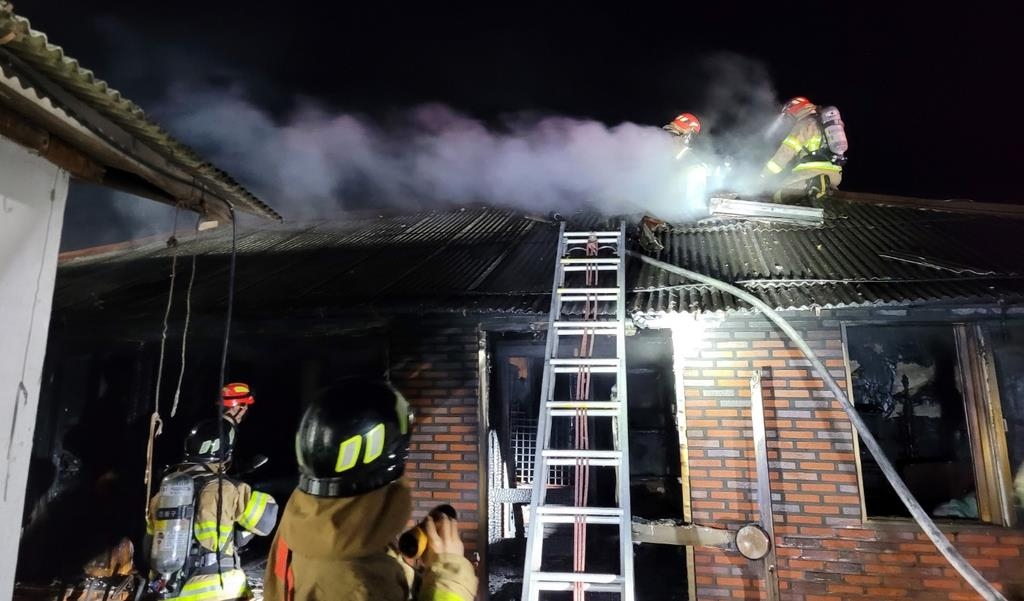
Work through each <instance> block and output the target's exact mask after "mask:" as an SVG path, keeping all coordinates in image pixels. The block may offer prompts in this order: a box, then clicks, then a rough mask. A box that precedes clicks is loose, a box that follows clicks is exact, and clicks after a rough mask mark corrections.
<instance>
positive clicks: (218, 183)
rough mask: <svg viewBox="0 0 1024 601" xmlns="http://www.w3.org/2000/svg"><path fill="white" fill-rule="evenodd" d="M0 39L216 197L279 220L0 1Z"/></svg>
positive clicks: (239, 186)
mask: <svg viewBox="0 0 1024 601" xmlns="http://www.w3.org/2000/svg"><path fill="white" fill-rule="evenodd" d="M0 38H3V40H4V42H3V43H0V46H2V47H3V48H4V49H5V50H7V51H9V52H11V53H12V54H13V55H15V56H16V57H17V58H18V59H20V60H22V61H24V62H25V63H27V64H28V65H30V66H31V67H32V68H33V69H35V70H36V71H38V72H39V73H40V74H42V75H43V76H45V77H46V78H47V79H49V80H51V81H53V82H55V83H56V84H57V85H59V86H60V87H61V88H62V89H63V90H66V91H67V92H68V93H70V94H71V95H73V96H74V97H76V98H78V99H79V100H80V101H82V102H84V103H85V104H86V105H87V106H89V107H90V108H92V109H93V110H95V111H97V112H99V113H100V114H102V115H103V116H104V117H106V118H107V119H110V120H111V121H112V122H114V123H115V124H116V125H117V126H119V127H121V128H122V129H124V130H125V131H126V132H128V133H130V134H131V135H132V136H134V137H135V138H137V139H138V140H140V141H142V142H143V143H145V144H146V145H147V146H149V147H150V148H152V149H153V150H154V151H156V152H158V153H160V154H161V155H163V156H164V157H166V158H167V159H169V160H171V161H173V162H174V163H176V164H178V165H180V166H181V167H183V168H185V169H186V170H188V171H190V172H191V173H192V174H193V177H200V178H202V179H205V181H207V182H210V185H211V186H212V187H214V188H215V190H213V191H214V192H215V193H217V195H218V196H221V197H222V198H224V199H227V200H229V201H230V202H231V203H232V204H234V205H235V206H236V208H238V209H239V210H242V211H246V212H249V213H252V214H254V215H260V216H263V217H269V218H272V219H280V216H279V215H278V214H277V213H276V212H275V211H274V210H273V209H272V208H270V207H269V206H268V205H266V204H265V203H263V202H262V201H261V200H260V199H258V198H256V196H254V195H253V194H252V193H251V192H249V191H248V190H247V189H246V188H245V187H243V186H242V185H241V184H239V183H238V182H236V181H235V180H234V179H232V178H231V176H230V175H228V174H227V173H225V172H224V171H222V170H220V169H218V168H217V167H215V166H214V165H212V164H211V163H208V162H206V161H205V160H204V159H203V158H202V157H201V156H199V154H198V153H196V152H195V151H194V150H192V149H191V148H189V147H188V146H186V145H184V144H182V143H181V142H179V141H178V140H176V139H175V138H174V137H172V136H171V135H170V134H169V133H167V132H166V131H164V130H163V128H161V127H160V126H159V125H157V124H156V123H154V122H153V121H151V120H150V119H149V118H148V117H147V116H146V113H145V112H144V111H143V110H142V108H141V107H139V106H138V105H137V104H135V103H134V102H132V101H131V100H129V99H127V98H125V97H124V96H122V95H121V93H120V92H119V91H117V90H115V89H114V88H112V87H110V86H109V85H108V84H107V82H105V81H103V80H102V79H99V78H98V77H96V75H95V74H94V73H93V72H92V71H90V70H89V69H86V68H84V67H82V66H81V65H80V64H79V63H78V61H77V60H75V59H74V58H71V57H70V56H68V55H67V54H65V52H64V49H63V48H61V47H60V46H57V45H54V44H51V43H50V42H49V40H48V39H47V37H46V34H44V33H42V32H39V31H36V30H34V29H32V26H31V24H30V23H29V21H28V19H26V18H24V17H21V16H19V15H16V14H14V13H13V12H11V9H10V4H9V3H6V2H0ZM37 93H38V91H37Z"/></svg>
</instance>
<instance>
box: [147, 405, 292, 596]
mask: <svg viewBox="0 0 1024 601" xmlns="http://www.w3.org/2000/svg"><path fill="white" fill-rule="evenodd" d="M234 437H235V431H234V428H233V427H232V426H231V425H230V424H228V423H227V422H226V421H224V420H220V419H210V420H206V421H203V422H200V423H199V424H198V425H196V427H194V428H193V429H192V431H191V432H190V433H189V435H188V438H187V439H186V440H185V462H184V463H182V464H181V465H179V466H176V467H175V468H173V469H172V470H171V471H170V472H169V473H168V474H167V475H165V476H164V478H163V480H162V481H161V483H160V491H159V492H158V493H157V495H156V496H155V497H154V498H153V500H152V502H151V504H150V521H149V523H148V524H147V532H148V534H149V535H150V536H152V537H153V539H152V551H151V553H150V560H151V564H152V565H151V569H152V571H153V572H154V575H153V577H152V578H151V582H152V585H151V589H152V591H153V592H156V593H159V594H161V596H162V597H163V598H172V599H177V600H179V601H230V600H234V599H249V598H251V597H252V594H251V592H250V591H249V586H248V582H247V580H246V577H245V572H243V571H242V569H241V563H240V562H239V558H238V549H237V546H238V544H241V541H243V540H245V538H246V537H250V538H251V536H252V535H253V534H256V535H259V536H267V535H268V534H270V532H271V531H272V530H273V529H274V524H275V523H276V522H277V509H278V508H277V503H276V502H275V501H274V498H273V497H271V496H270V495H268V494H266V493H262V492H259V491H255V490H252V489H251V488H250V487H249V485H248V484H245V483H243V482H237V481H235V480H232V479H230V478H228V477H227V476H226V475H225V472H226V471H227V469H228V466H229V465H230V462H231V452H232V449H233V446H234ZM239 529H240V530H239Z"/></svg>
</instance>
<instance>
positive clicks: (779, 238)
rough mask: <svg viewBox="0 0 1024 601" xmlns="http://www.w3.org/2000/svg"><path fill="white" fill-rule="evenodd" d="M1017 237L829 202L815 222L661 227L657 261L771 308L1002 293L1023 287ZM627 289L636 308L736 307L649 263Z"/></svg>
mask: <svg viewBox="0 0 1024 601" xmlns="http://www.w3.org/2000/svg"><path fill="white" fill-rule="evenodd" d="M1022 235H1024V220H1021V219H1007V218H1005V217H1003V216H998V217H996V216H989V215H981V214H965V213H960V212H952V211H941V210H933V209H931V208H929V209H927V210H924V209H911V208H905V207H899V208H897V207H889V206H885V207H883V206H878V205H872V204H867V203H860V202H843V201H833V202H832V203H830V207H829V208H828V209H827V210H826V221H825V224H824V226H822V227H820V228H807V227H799V226H792V225H785V224H765V223H758V222H753V221H730V222H725V223H720V224H712V225H706V226H697V227H688V228H678V229H675V230H673V231H665V232H661V233H660V234H659V241H660V242H661V243H662V244H663V245H664V246H665V250H664V251H662V253H661V256H660V257H659V258H661V259H663V260H667V261H668V262H670V263H673V264H676V265H679V266H682V267H686V268H687V269H691V270H694V271H698V272H701V273H704V274H707V275H709V276H711V277H714V278H718V279H721V280H724V281H727V282H730V283H734V284H737V285H740V286H741V287H743V288H746V289H748V290H750V291H751V292H753V293H755V294H757V295H758V296H759V297H761V298H762V299H763V300H764V301H765V302H767V303H768V304H770V305H773V306H774V307H776V308H780V309H799V308H810V307H815V306H818V307H841V306H855V305H864V304H892V303H910V302H922V301H929V300H953V299H960V300H968V299H979V298H1003V297H1011V296H1017V295H1019V292H1020V291H1021V290H1024V279H1022V276H1024V257H1022V255H1021V253H1020V252H1019V251H1018V250H1016V249H1017V247H1018V245H1019V240H1020V238H1021V236H1022ZM906 257H928V259H929V260H909V261H908V260H900V259H903V258H906ZM635 292H636V295H635V299H634V305H633V306H634V309H635V310H637V311H641V312H645V313H663V312H671V311H717V310H731V309H736V308H739V306H738V305H737V303H736V301H735V300H734V299H732V298H731V297H723V296H722V295H721V294H719V293H717V292H715V291H711V290H709V289H707V287H705V286H700V285H694V284H690V283H688V282H686V281H684V280H683V279H681V278H679V277H677V276H674V275H671V274H668V273H665V272H663V271H660V270H658V269H656V268H654V267H651V266H648V265H643V266H642V267H641V270H640V275H639V277H638V282H637V287H636V289H635Z"/></svg>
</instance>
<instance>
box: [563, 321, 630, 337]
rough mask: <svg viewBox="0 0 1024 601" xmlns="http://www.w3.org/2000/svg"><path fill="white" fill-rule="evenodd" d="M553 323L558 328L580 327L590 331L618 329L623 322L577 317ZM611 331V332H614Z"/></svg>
mask: <svg viewBox="0 0 1024 601" xmlns="http://www.w3.org/2000/svg"><path fill="white" fill-rule="evenodd" d="M551 325H552V326H554V328H555V329H556V330H557V329H560V328H578V329H581V330H587V331H588V332H590V331H595V330H618V329H619V326H621V325H623V324H622V322H621V321H584V320H582V319H577V320H560V321H555V322H552V323H551ZM623 327H625V326H623ZM598 333H600V332H598ZM609 333H610V334H611V333H614V332H609Z"/></svg>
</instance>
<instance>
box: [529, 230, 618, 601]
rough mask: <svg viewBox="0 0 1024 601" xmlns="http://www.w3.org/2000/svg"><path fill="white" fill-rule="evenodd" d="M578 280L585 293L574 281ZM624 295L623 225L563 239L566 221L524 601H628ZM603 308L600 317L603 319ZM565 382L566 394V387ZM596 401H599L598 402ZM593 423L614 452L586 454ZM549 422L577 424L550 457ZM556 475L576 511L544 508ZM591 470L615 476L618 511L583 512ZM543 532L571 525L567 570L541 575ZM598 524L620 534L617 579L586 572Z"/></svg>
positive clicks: (546, 366)
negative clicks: (604, 597)
mask: <svg viewBox="0 0 1024 601" xmlns="http://www.w3.org/2000/svg"><path fill="white" fill-rule="evenodd" d="M607 255H610V256H607ZM612 271H613V272H615V274H614V275H615V284H614V286H608V282H607V281H605V280H607V279H608V276H609V275H611V274H609V273H608V272H612ZM581 276H582V280H583V281H582V284H580V283H578V282H577V280H579V279H581ZM602 285H604V287H602ZM625 287H626V225H625V223H624V222H623V223H621V224H620V226H619V231H576V232H567V231H565V222H562V225H561V228H560V229H559V242H558V255H557V263H556V265H555V277H554V285H553V287H552V296H551V313H550V316H549V318H548V319H549V321H548V334H547V350H546V351H545V362H544V376H543V380H542V384H541V399H540V415H539V419H538V420H537V443H536V444H537V446H536V458H535V461H536V463H535V467H536V469H535V470H534V481H533V495H532V498H531V502H530V524H529V529H528V534H527V540H526V561H525V566H524V570H523V595H522V599H523V601H538V600H540V599H541V594H542V593H543V592H545V591H572V592H573V600H574V601H583V600H584V598H585V594H586V593H588V592H590V593H617V594H618V595H619V597H618V598H619V599H622V600H625V601H633V598H634V596H633V595H634V581H633V544H632V535H631V532H630V529H631V512H630V506H629V429H628V427H627V414H626V361H625V356H626V353H625V350H626V342H625V317H626V308H625V300H626V298H625ZM569 303H571V304H572V305H573V306H574V307H577V308H578V307H579V306H580V304H582V307H583V308H582V311H580V310H578V309H577V310H574V311H571V313H573V315H565V314H564V313H565V309H566V305H567V304H569ZM599 303H600V305H599ZM608 303H614V315H615V319H614V320H612V319H610V317H608V316H609V314H610V313H611V311H609V310H608V309H607V308H608ZM599 306H600V307H601V308H602V310H600V311H599ZM562 339H566V340H568V341H571V342H572V346H573V347H574V348H573V354H574V356H572V357H564V356H560V352H561V351H560V350H559V349H560V348H565V347H566V346H568V345H564V344H563V345H560V344H559V342H560V341H561V340H562ZM577 341H578V342H579V344H578V345H577V344H576V342H577ZM595 342H598V343H599V344H600V346H601V348H603V349H604V351H603V353H602V354H605V355H608V354H612V353H613V354H614V356H612V357H603V358H596V357H594V356H593V354H594V346H595ZM591 374H604V375H603V376H601V378H602V379H603V378H606V377H608V375H612V376H611V377H612V378H614V382H613V383H614V388H611V391H612V392H610V393H609V392H606V390H607V387H603V388H602V389H601V392H598V393H595V388H597V387H596V386H592V382H591ZM566 381H568V384H569V385H568V386H565V385H564V384H565V383H566ZM556 383H557V385H556ZM603 383H604V384H607V382H603ZM567 392H568V394H567ZM597 394H600V395H601V396H602V397H604V398H597V399H595V398H594V396H596V395H597ZM591 418H609V419H610V420H611V428H610V431H611V437H610V438H611V441H612V446H613V448H612V449H593V448H591V442H592V441H591V439H590V438H591V437H590V436H589V433H588V423H590V419H591ZM554 419H570V420H573V422H572V430H573V434H574V436H573V438H574V440H573V441H572V442H573V444H572V448H571V449H554V448H552V445H551V442H552V437H551V431H552V421H553V420H554ZM607 431H608V430H605V432H607ZM606 439H607V438H606ZM605 446H607V443H606V444H605ZM553 467H555V468H557V467H563V468H564V469H569V470H570V472H572V471H573V470H574V478H573V489H574V490H573V492H574V498H573V504H572V505H556V504H550V503H548V502H547V496H548V487H547V482H548V476H549V470H550V469H551V468H553ZM594 467H612V468H614V471H615V477H616V480H617V483H616V489H615V490H616V498H617V501H618V503H617V505H618V506H617V507H592V506H588V496H589V494H588V486H589V479H590V474H591V469H592V468H594ZM548 524H563V525H567V524H571V525H572V526H573V551H574V553H573V555H574V556H573V571H571V572H566V571H544V570H543V569H542V566H543V563H544V560H545V559H548V558H551V557H555V556H557V554H556V553H555V552H553V551H552V550H550V549H548V550H547V553H545V551H546V550H545V545H544V542H545V541H544V532H545V526H546V525H548ZM596 524H601V525H615V526H618V536H617V539H618V548H619V570H618V573H617V574H608V573H594V572H588V571H587V567H586V563H587V543H586V539H587V526H588V525H596ZM611 540H613V539H609V540H607V541H606V540H604V539H603V538H602V539H600V540H594V541H592V543H596V544H592V545H591V548H600V547H604V548H607V546H608V545H609V543H610V542H611ZM562 556H563V557H564V551H563V552H562Z"/></svg>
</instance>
